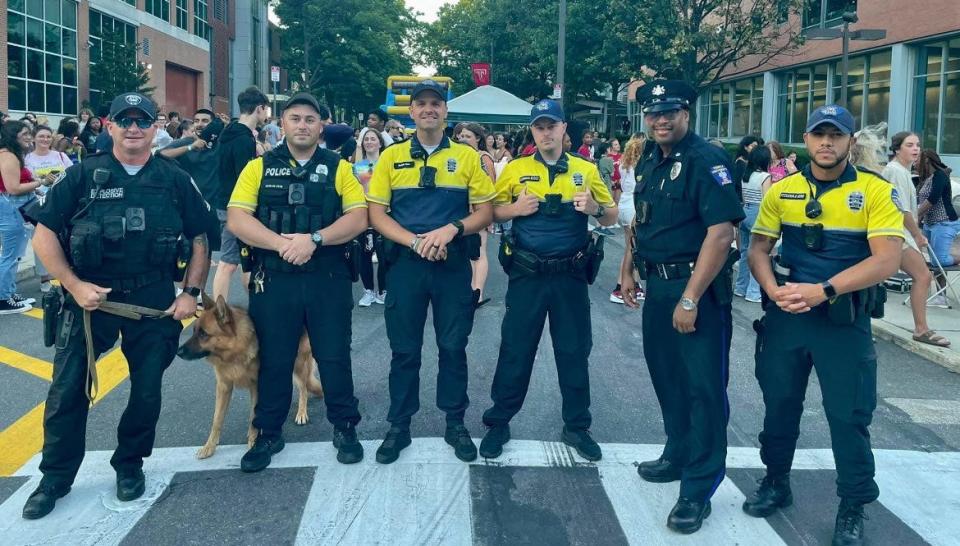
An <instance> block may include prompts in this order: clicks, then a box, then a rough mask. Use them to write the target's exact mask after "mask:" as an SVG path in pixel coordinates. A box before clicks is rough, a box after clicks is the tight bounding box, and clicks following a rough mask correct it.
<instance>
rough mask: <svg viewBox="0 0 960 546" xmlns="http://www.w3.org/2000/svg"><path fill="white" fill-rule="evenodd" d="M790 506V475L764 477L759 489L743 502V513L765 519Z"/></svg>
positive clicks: (791, 502) (791, 500)
mask: <svg viewBox="0 0 960 546" xmlns="http://www.w3.org/2000/svg"><path fill="white" fill-rule="evenodd" d="M791 504H793V493H792V492H791V491H790V474H783V475H780V476H766V477H764V478H763V479H762V480H761V481H760V487H759V488H758V489H757V490H756V491H754V493H753V494H752V495H750V497H749V498H748V499H747V500H745V501H744V502H743V511H744V512H746V513H747V514H749V515H751V516H753V517H755V518H765V517H767V516H769V515H772V514H773V513H774V512H776V511H777V510H778V509H779V508H786V507H788V506H790V505H791Z"/></svg>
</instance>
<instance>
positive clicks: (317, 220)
mask: <svg viewBox="0 0 960 546" xmlns="http://www.w3.org/2000/svg"><path fill="white" fill-rule="evenodd" d="M321 228H323V216H320V215H319V214H311V215H310V233H313V232H315V231H317V230H319V229H321Z"/></svg>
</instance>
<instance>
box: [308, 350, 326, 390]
mask: <svg viewBox="0 0 960 546" xmlns="http://www.w3.org/2000/svg"><path fill="white" fill-rule="evenodd" d="M310 363H311V365H310V375H309V378H308V379H307V385H306V387H307V392H309V393H310V394H312V395H314V396H316V397H317V398H323V385H321V384H320V378H318V377H317V376H316V374H314V373H313V370H314V369H316V367H317V362H316V361H315V360H313V359H311V360H310Z"/></svg>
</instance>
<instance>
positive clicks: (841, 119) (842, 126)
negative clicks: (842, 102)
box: [806, 104, 857, 135]
mask: <svg viewBox="0 0 960 546" xmlns="http://www.w3.org/2000/svg"><path fill="white" fill-rule="evenodd" d="M824 124H829V125H833V126H834V127H836V128H837V129H839V130H840V132H842V133H843V134H845V135H852V134H853V132H854V131H855V130H856V128H857V122H856V120H854V119H853V114H851V113H850V111H849V110H847V109H846V108H844V107H843V106H837V105H836V104H829V105H827V106H821V107H820V108H817V109H816V110H814V111H813V113H811V114H810V117H809V118H807V129H806V132H807V133H809V132H811V131H813V130H814V129H816V128H817V127H820V126H821V125H824Z"/></svg>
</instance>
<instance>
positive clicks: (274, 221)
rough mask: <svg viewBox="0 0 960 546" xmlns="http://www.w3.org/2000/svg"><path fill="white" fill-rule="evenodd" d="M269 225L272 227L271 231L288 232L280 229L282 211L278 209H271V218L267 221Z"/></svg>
mask: <svg viewBox="0 0 960 546" xmlns="http://www.w3.org/2000/svg"><path fill="white" fill-rule="evenodd" d="M267 227H268V228H270V231H272V232H274V233H286V232H284V231H280V212H279V211H277V210H273V209H270V218H269V221H268V222H267Z"/></svg>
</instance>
